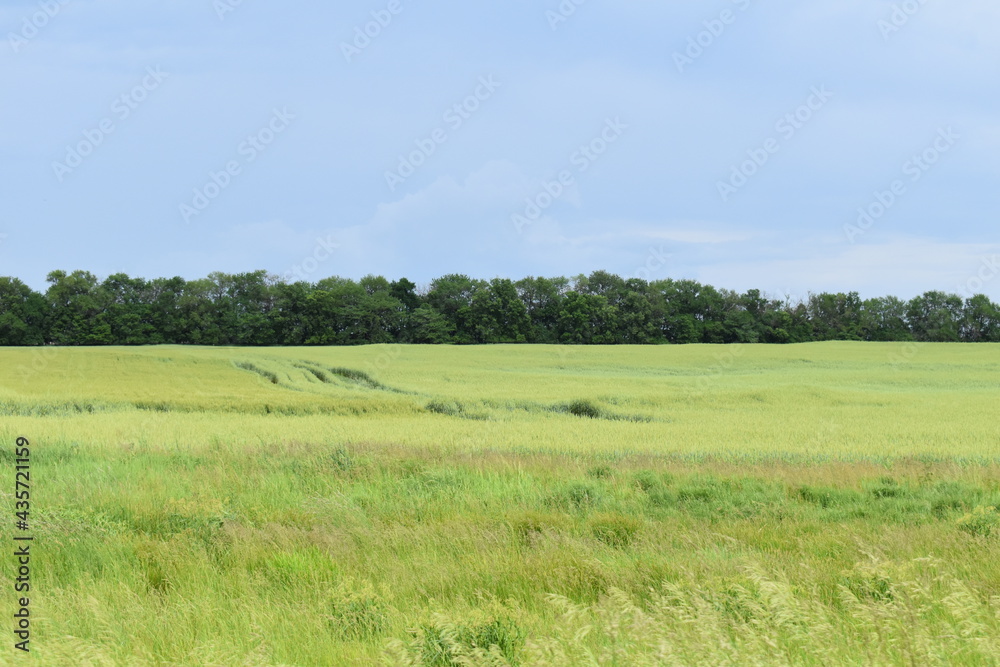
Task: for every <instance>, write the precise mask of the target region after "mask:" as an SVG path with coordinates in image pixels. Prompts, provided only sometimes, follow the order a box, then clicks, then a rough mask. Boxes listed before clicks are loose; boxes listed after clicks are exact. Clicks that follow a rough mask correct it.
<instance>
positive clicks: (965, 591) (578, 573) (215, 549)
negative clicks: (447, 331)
mask: <svg viewBox="0 0 1000 667" xmlns="http://www.w3.org/2000/svg"><path fill="white" fill-rule="evenodd" d="M967 349H970V348H969V347H968V346H966V347H963V348H961V349H956V348H953V347H950V346H930V345H929V346H926V347H924V348H923V350H922V352H921V354H920V355H918V357H917V358H915V359H913V361H912V362H910V363H911V364H912V366H908V367H904V368H898V369H894V367H893V366H892V365H891V364H890V362H889V361H888V359H889V357H888V352H889V351H891V350H890V348H889V347H887V346H853V345H815V346H793V347H789V348H780V350H775V349H773V348H759V349H758V348H752V349H747V350H746V351H745V353H744V354H742V355H740V356H739V357H738V358H737V361H736V362H734V363H733V364H731V365H728V366H726V367H725V368H726V370H725V372H716V371H712V369H713V368H716V367H717V365H718V362H717V360H715V356H716V355H718V354H720V353H722V352H721V351H719V350H715V349H704V348H691V349H686V350H680V349H663V350H660V349H653V350H650V349H649V348H643V349H642V350H638V351H637V350H630V349H628V348H616V349H613V350H607V349H602V348H593V349H590V348H588V349H581V350H580V352H579V354H576V355H573V357H572V358H571V359H568V360H567V359H564V358H561V357H558V356H557V355H556V354H555V353H553V352H551V351H550V350H548V349H546V348H535V347H525V348H502V349H494V348H488V349H481V348H432V349H426V348H413V349H410V348H406V349H403V350H402V351H400V352H398V354H389V353H388V352H387V351H386V349H385V348H372V349H365V348H362V349H353V348H352V349H349V350H339V349H336V350H333V349H331V350H323V349H315V350H306V351H303V350H262V351H261V350H228V351H225V350H201V349H186V348H156V349H149V350H144V349H140V350H131V349H130V350H104V349H101V350H96V349H95V350H56V351H53V352H52V353H51V354H50V356H47V357H45V358H46V359H47V360H48V361H47V362H46V363H47V364H48V365H47V367H46V368H45V370H44V371H39V372H37V373H36V374H34V375H31V376H24V377H22V376H21V375H19V374H18V372H17V371H16V369H17V368H19V367H20V366H24V365H26V364H28V363H29V362H30V357H25V356H24V355H27V354H30V352H27V351H22V350H0V362H2V363H3V364H4V368H10V367H13V368H15V372H14V373H8V374H5V375H3V376H0V414H2V415H3V420H2V421H0V438H2V439H3V440H4V441H5V442H7V443H8V444H9V443H10V442H12V440H13V438H14V437H15V436H16V435H24V436H26V437H29V438H31V439H32V442H33V444H34V447H33V461H32V478H33V483H34V485H35V488H36V489H37V493H36V495H35V496H34V499H35V505H34V507H33V510H32V523H33V529H34V533H35V536H36V545H37V548H38V557H37V559H36V561H35V563H34V564H35V570H34V572H33V575H34V577H35V579H34V582H35V583H36V584H37V593H36V594H35V597H33V598H32V605H33V611H34V612H35V613H36V616H35V618H34V624H33V629H34V634H33V637H32V641H33V645H32V648H33V651H32V653H31V655H30V656H27V660H26V662H29V663H32V664H46V665H69V664H74V665H75V664H81V665H86V664H93V665H161V664H170V665H241V664H243V665H332V664H335V665H340V664H344V665H351V664H357V665H369V664H378V663H382V664H390V665H396V664H399V665H407V664H408V665H462V664H474V665H588V664H593V665H643V664H649V665H653V664H678V665H687V664H741V665H742V664H795V665H802V664H806V665H808V664H817V665H818V664H886V665H897V664H898V665H914V664H917V665H924V664H968V665H979V664H996V663H997V662H998V661H1000V647H998V644H997V641H998V639H997V638H998V637H1000V627H998V626H1000V616H998V614H1000V514H998V513H997V511H996V509H994V508H996V507H1000V457H998V455H997V439H996V435H997V431H996V421H995V417H994V412H993V403H994V400H995V391H994V390H992V389H991V388H990V386H989V385H988V382H987V381H988V379H989V377H991V376H990V374H991V373H995V370H996V366H997V361H996V358H995V356H991V355H996V352H995V350H994V348H993V347H991V346H984V347H982V348H977V349H978V350H979V352H977V354H978V356H970V354H969V353H968V352H965V350H967ZM640 352H641V355H640ZM386 359H388V362H386V363H379V362H380V360H382V362H384V361H385V360H386ZM802 359H809V360H811V361H812V362H813V363H810V364H803V363H800V360H802ZM165 360H168V361H169V363H167V361H165ZM880 360H882V361H880ZM237 364H242V365H243V366H242V367H240V366H238V365H237ZM251 367H252V368H251ZM348 371H350V372H348ZM355 371H356V372H355ZM78 372H79V374H80V377H77V373H78ZM899 374H902V375H899ZM272 376H273V377H275V378H276V379H277V382H276V383H275V382H272V381H271V377H272ZM700 376H706V377H709V378H710V384H709V385H708V389H707V391H694V388H696V387H695V382H694V378H697V377H700ZM574 404H579V405H578V407H581V406H582V407H581V409H578V410H576V411H575V412H574V410H571V409H569V407H570V406H573V405H574ZM591 408H593V412H594V413H595V415H592V414H590V412H591ZM621 416H641V417H644V418H647V420H646V421H633V420H629V419H623V418H616V417H621ZM12 456H13V455H12V451H11V448H10V447H7V446H5V447H3V448H0V461H2V462H3V463H4V464H5V468H6V469H9V467H10V465H11V464H12V461H13V458H12ZM9 491H10V490H9V489H8V490H2V489H0V492H2V496H0V498H2V502H0V509H2V510H3V511H4V512H7V515H8V516H9V515H10V513H12V512H13V511H14V508H13V502H14V498H13V496H12V494H11V493H10V492H9ZM12 568H13V561H12V559H9V558H6V559H0V573H2V575H3V578H4V580H5V581H10V578H11V577H13V576H14V571H13V569H12ZM0 599H2V600H3V601H2V603H0V611H2V613H5V614H6V613H8V608H9V607H10V605H11V604H12V599H11V596H0ZM11 613H12V611H11ZM9 655H10V654H9V652H4V653H0V662H3V661H5V660H6V661H9V658H8V656H9ZM4 664H6V663H4Z"/></svg>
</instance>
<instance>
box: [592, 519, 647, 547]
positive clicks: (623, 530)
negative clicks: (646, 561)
mask: <svg viewBox="0 0 1000 667" xmlns="http://www.w3.org/2000/svg"><path fill="white" fill-rule="evenodd" d="M640 528H642V523H641V522H640V521H639V520H638V519H635V518H633V517H630V516H625V515H622V514H602V515H600V516H596V517H594V518H593V519H591V521H590V532H591V533H592V534H593V535H594V537H596V538H597V539H598V540H600V541H601V542H603V543H604V544H607V545H608V546H609V547H614V548H616V549H624V548H625V547H628V546H630V545H631V544H632V542H633V541H635V536H636V534H638V532H639V529H640Z"/></svg>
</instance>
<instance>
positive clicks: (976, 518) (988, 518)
mask: <svg viewBox="0 0 1000 667" xmlns="http://www.w3.org/2000/svg"><path fill="white" fill-rule="evenodd" d="M958 529H959V530H961V531H964V532H966V533H969V534H970V535H978V536H979V537H989V536H990V535H993V534H1000V513H998V512H997V508H996V507H983V506H982V505H979V506H978V507H976V509H974V510H972V512H970V513H969V514H966V515H965V516H963V517H962V518H961V519H959V520H958Z"/></svg>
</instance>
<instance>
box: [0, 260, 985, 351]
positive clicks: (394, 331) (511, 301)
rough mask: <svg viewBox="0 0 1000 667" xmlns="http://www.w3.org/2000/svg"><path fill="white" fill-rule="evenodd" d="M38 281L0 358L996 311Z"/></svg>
mask: <svg viewBox="0 0 1000 667" xmlns="http://www.w3.org/2000/svg"><path fill="white" fill-rule="evenodd" d="M47 281H48V285H49V287H48V289H47V290H46V291H45V293H44V294H40V293H37V292H35V291H34V290H32V289H31V288H30V287H28V286H27V285H25V284H24V283H23V282H21V281H20V280H18V279H17V278H10V277H6V278H5V277H0V345H3V346H23V345H45V344H55V345H156V344H186V345H247V346H268V345H360V344H374V343H425V344H490V343H561V344H568V345H577V344H579V345H597V344H607V345H612V344H629V345H644V344H661V343H678V344H683V343H801V342H808V341H823V340H867V341H928V342H932V341H941V342H948V341H954V342H958V341H962V342H1000V307H998V306H997V304H995V303H993V302H992V301H990V299H989V298H988V297H986V296H984V295H975V296H971V297H968V298H962V297H961V296H958V295H955V294H945V293H943V292H937V291H932V292H927V293H925V294H922V295H920V296H918V297H915V298H913V299H911V300H909V301H903V300H901V299H899V298H897V297H892V296H888V297H879V298H872V299H865V300H862V299H861V298H860V297H859V295H858V293H857V292H850V293H847V294H843V293H837V294H830V293H822V294H811V295H809V297H808V298H807V299H806V300H804V301H799V302H795V303H793V302H791V301H790V300H788V299H784V300H782V299H775V298H770V297H768V296H766V295H764V294H762V293H761V292H760V291H759V290H748V291H747V292H746V293H743V294H741V293H738V292H734V291H732V290H727V289H717V288H715V287H713V286H711V285H702V284H701V283H699V282H697V281H694V280H673V279H665V280H656V281H652V282H648V281H645V280H640V279H637V278H629V279H623V278H621V277H620V276H616V275H614V274H611V273H608V272H606V271H595V272H594V273H592V274H590V275H589V276H584V275H580V276H576V277H574V278H571V279H567V278H562V277H559V278H543V277H529V278H523V279H521V280H517V281H513V280H510V279H507V278H494V279H492V280H479V279H475V278H471V277H469V276H466V275H460V274H449V275H446V276H442V277H440V278H438V279H436V280H434V281H433V282H431V283H430V285H428V286H426V287H425V288H418V286H417V285H416V284H415V283H413V282H411V281H409V280H407V279H406V278H401V279H400V280H397V281H394V282H390V281H389V280H387V279H386V278H384V277H382V276H371V275H369V276H365V277H364V278H362V279H361V280H359V281H355V280H351V279H348V278H339V277H332V278H325V279H323V280H320V281H318V282H316V283H307V282H295V283H288V282H285V281H282V280H280V279H278V278H276V277H274V276H269V275H268V274H267V273H266V272H265V271H254V272H250V273H240V274H227V273H218V272H216V273H212V274H210V275H209V276H208V277H206V278H202V279H198V280H185V279H184V278H176V277H175V278H156V279H154V280H146V279H144V278H133V277H130V276H128V275H126V274H124V273H118V274H115V275H112V276H109V277H108V278H106V279H104V280H100V279H99V278H98V277H97V276H94V275H93V274H91V273H90V272H87V271H74V272H72V273H66V272H65V271H53V272H52V273H50V274H49V275H48V278H47Z"/></svg>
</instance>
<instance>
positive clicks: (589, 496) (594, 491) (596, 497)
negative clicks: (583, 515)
mask: <svg viewBox="0 0 1000 667" xmlns="http://www.w3.org/2000/svg"><path fill="white" fill-rule="evenodd" d="M603 500H604V490H603V489H602V488H601V487H600V486H599V485H597V484H594V483H592V482H584V481H579V482H572V483H571V484H568V485H566V486H565V487H563V488H562V489H561V490H559V491H557V492H556V493H555V494H553V495H552V497H551V498H550V500H549V502H550V504H552V505H556V506H557V507H566V508H568V509H571V510H586V509H590V508H592V507H596V506H597V505H599V504H601V502H603Z"/></svg>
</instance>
